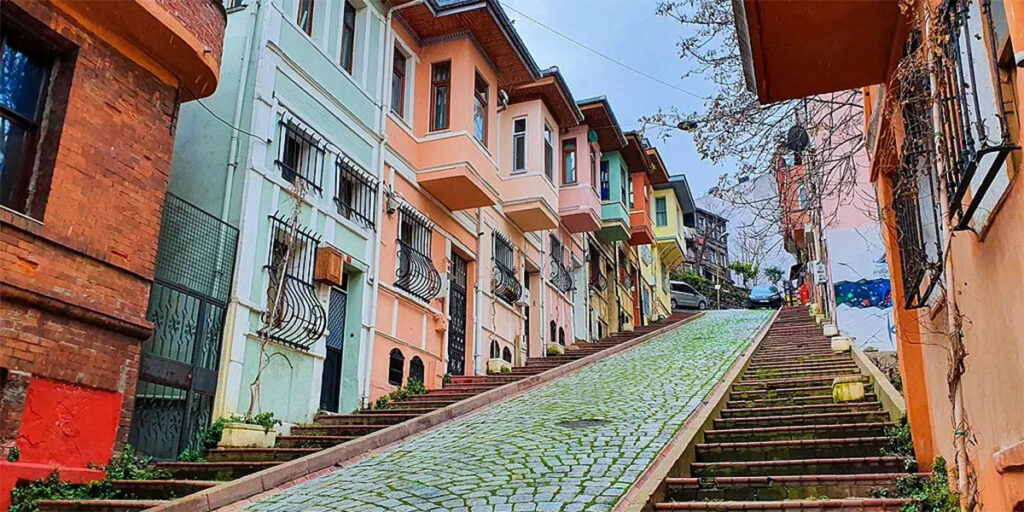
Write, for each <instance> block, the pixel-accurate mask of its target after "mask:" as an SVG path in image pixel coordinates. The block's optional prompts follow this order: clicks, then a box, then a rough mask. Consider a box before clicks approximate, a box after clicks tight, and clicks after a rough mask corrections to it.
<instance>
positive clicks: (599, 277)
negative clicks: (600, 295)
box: [590, 272, 608, 292]
mask: <svg viewBox="0 0 1024 512" xmlns="http://www.w3.org/2000/svg"><path fill="white" fill-rule="evenodd" d="M590 287H591V288H593V289H594V290H595V291H599V292H603V291H605V290H607V289H608V278H607V277H605V276H604V274H601V273H593V272H591V273H590Z"/></svg>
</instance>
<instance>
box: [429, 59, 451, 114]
mask: <svg viewBox="0 0 1024 512" xmlns="http://www.w3.org/2000/svg"><path fill="white" fill-rule="evenodd" d="M441 66H446V67H447V68H448V73H447V77H446V78H444V79H442V80H439V79H438V78H437V74H436V73H437V71H438V69H439V68H440V67H441ZM442 87H443V88H444V94H445V102H444V126H438V124H437V120H438V117H437V114H438V108H437V93H438V90H440V88H442ZM451 112H452V61H451V59H447V60H441V61H437V62H433V63H431V64H430V129H429V131H431V132H440V131H444V130H447V129H448V128H449V127H450V126H451Z"/></svg>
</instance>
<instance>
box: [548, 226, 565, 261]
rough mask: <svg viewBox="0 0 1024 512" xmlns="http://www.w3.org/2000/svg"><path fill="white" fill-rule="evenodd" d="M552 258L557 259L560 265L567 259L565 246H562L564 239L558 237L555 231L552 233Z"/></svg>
mask: <svg viewBox="0 0 1024 512" xmlns="http://www.w3.org/2000/svg"><path fill="white" fill-rule="evenodd" d="M550 236H551V259H553V260H555V261H556V262H557V263H558V264H559V265H561V264H562V262H564V261H565V248H564V247H563V246H562V241H561V240H559V239H558V236H556V235H555V234H554V233H551V235H550Z"/></svg>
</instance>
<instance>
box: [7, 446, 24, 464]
mask: <svg viewBox="0 0 1024 512" xmlns="http://www.w3.org/2000/svg"><path fill="white" fill-rule="evenodd" d="M20 458H21V450H19V449H18V445H14V446H11V447H10V449H8V450H7V462H18V459H20Z"/></svg>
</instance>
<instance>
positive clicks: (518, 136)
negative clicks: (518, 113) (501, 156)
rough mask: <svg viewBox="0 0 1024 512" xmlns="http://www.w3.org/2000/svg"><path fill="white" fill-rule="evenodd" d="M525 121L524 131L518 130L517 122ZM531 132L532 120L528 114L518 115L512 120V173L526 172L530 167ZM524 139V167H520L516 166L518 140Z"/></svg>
mask: <svg viewBox="0 0 1024 512" xmlns="http://www.w3.org/2000/svg"><path fill="white" fill-rule="evenodd" d="M519 121H522V122H523V131H521V132H520V131H516V123H517V122H519ZM529 133H530V121H529V120H528V118H527V117H526V116H522V117H517V118H515V119H513V120H512V174H519V173H524V172H526V168H527V167H529V154H530V152H529V146H530V144H529V135H528V134H529ZM518 139H522V141H523V167H522V168H521V169H520V168H518V167H516V141H517V140H518Z"/></svg>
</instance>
